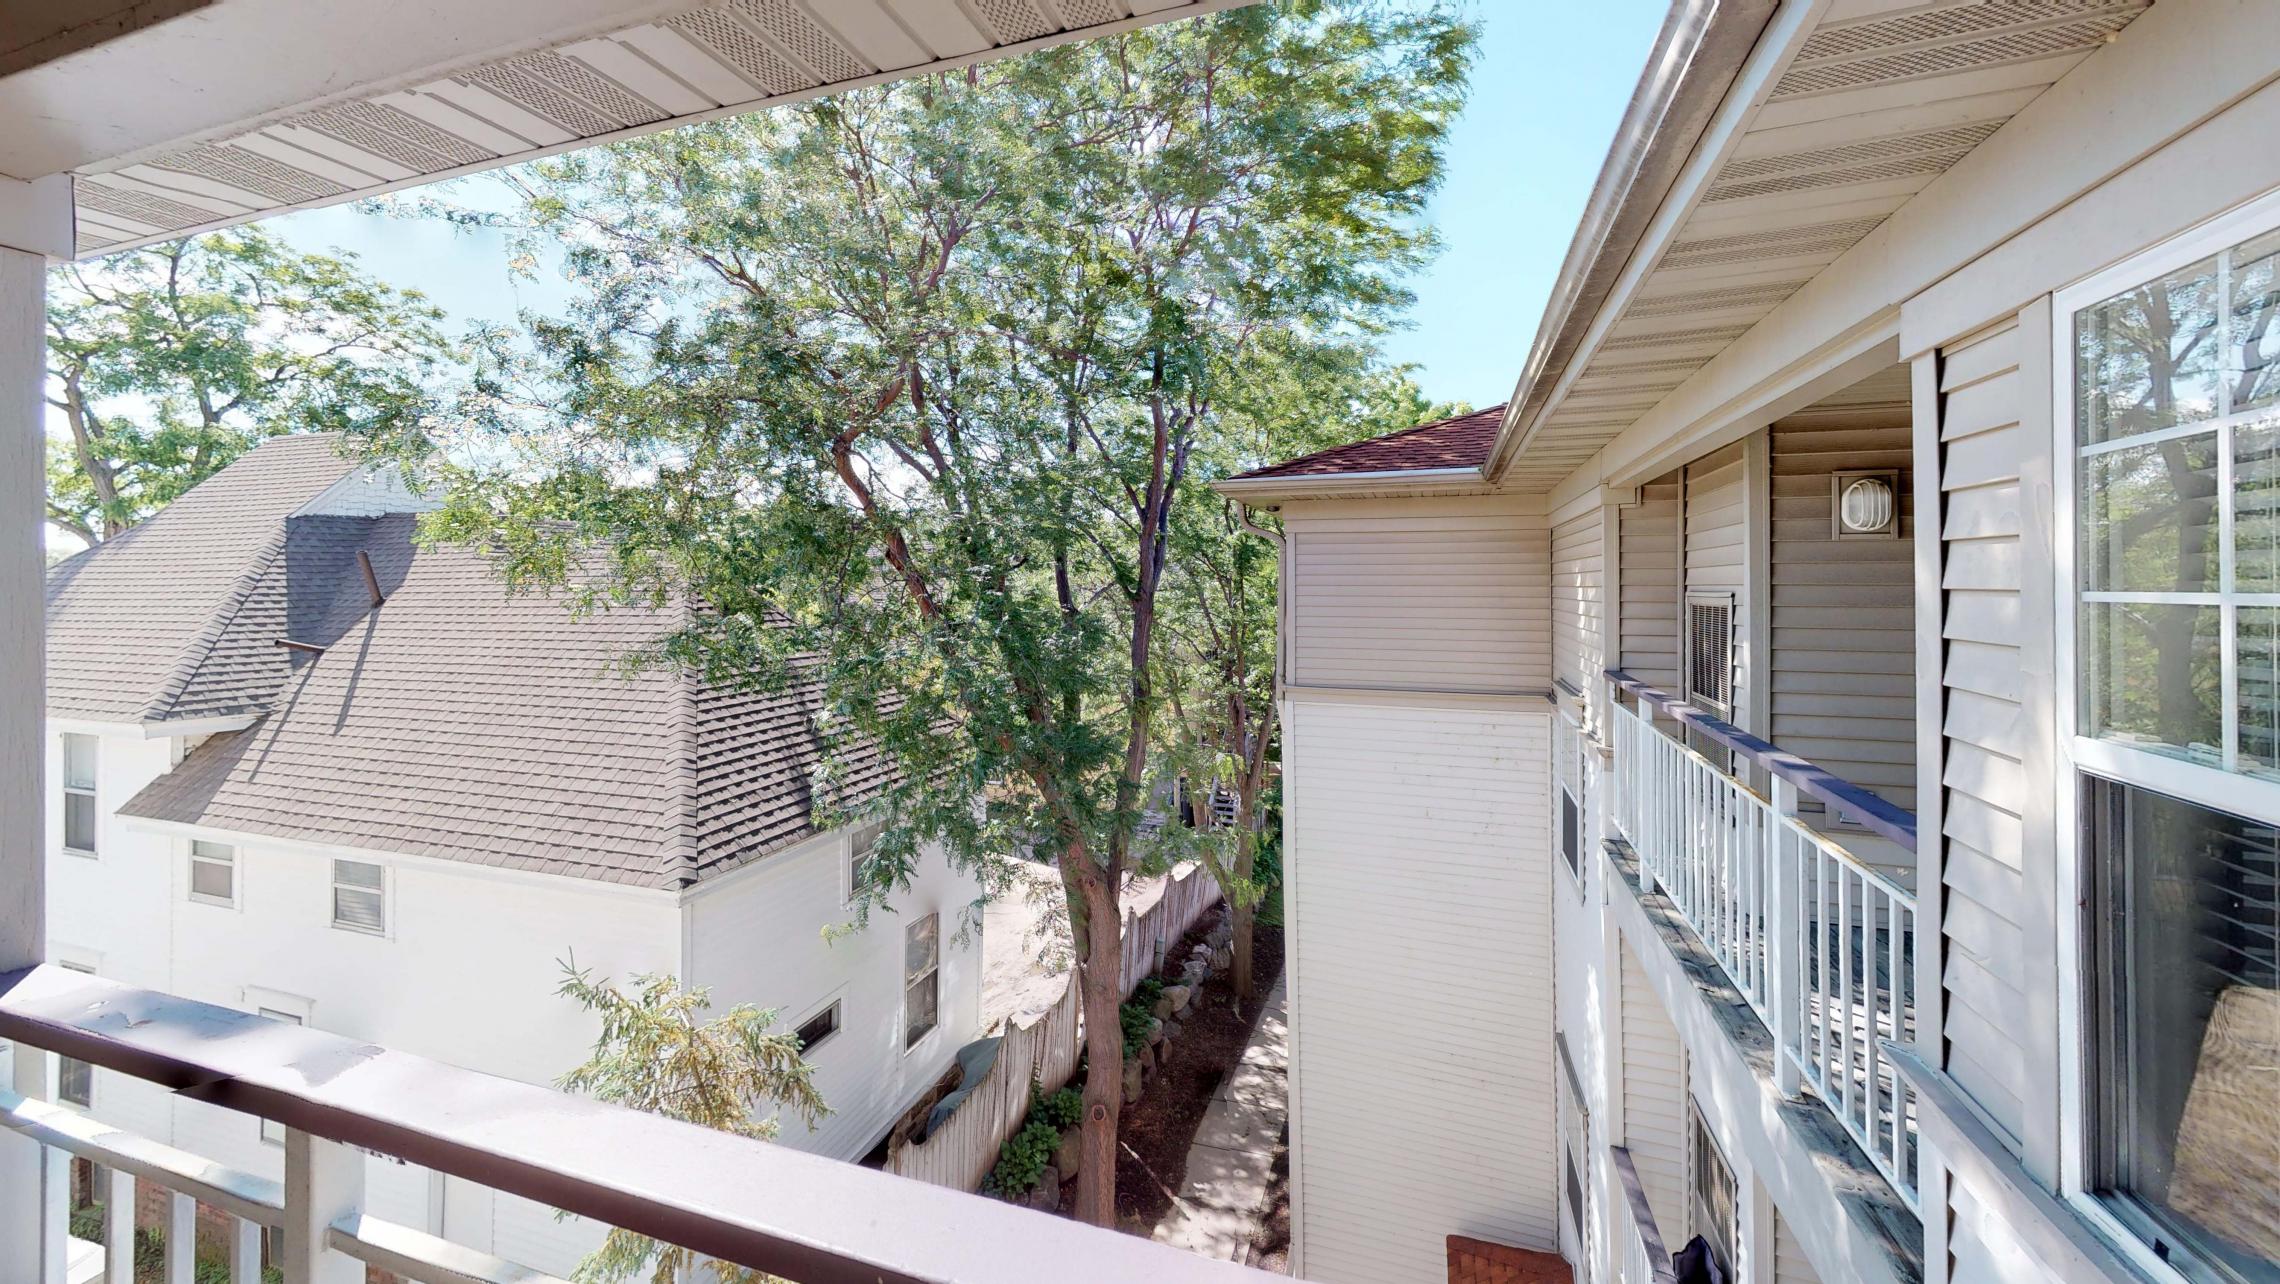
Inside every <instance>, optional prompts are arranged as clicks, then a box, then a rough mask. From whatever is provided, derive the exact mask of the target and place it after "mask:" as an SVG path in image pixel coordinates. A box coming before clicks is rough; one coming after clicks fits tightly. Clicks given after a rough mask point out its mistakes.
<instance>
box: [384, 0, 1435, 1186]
mask: <svg viewBox="0 0 2280 1284" xmlns="http://www.w3.org/2000/svg"><path fill="white" fill-rule="evenodd" d="M1470 48H1471V34H1470V32H1469V30H1468V29H1467V28H1466V27H1465V26H1464V25H1463V24H1461V23H1460V22H1458V21H1456V20H1455V18H1454V17H1453V16H1452V14H1451V13H1450V12H1448V11H1445V10H1444V9H1442V8H1439V7H1426V8H1422V9H1420V8H1403V9H1394V8H1391V7H1387V6H1383V5H1379V4H1375V3H1369V2H1367V0H1292V2H1291V3H1285V4H1279V5H1268V6H1257V7H1252V8H1246V9H1241V10H1235V11H1231V12H1227V13H1222V14H1218V15H1214V16H1211V17H1207V18H1201V19H1196V20H1192V21H1184V22H1177V23H1169V24H1165V25H1161V26H1156V27H1150V28H1145V29H1142V30H1138V31H1132V32H1127V33H1124V34H1121V35H1118V36H1114V37H1110V38H1105V39H1101V40H1097V41H1090V42H1084V43H1077V44H1070V45H1065V46H1061V47H1057V48H1054V49H1051V50H1046V51H1043V52H1039V53H1034V54H1030V55H1028V56H1025V57H1020V58H1014V59H1008V60H1005V61H1002V62H994V63H989V64H985V65H980V66H976V67H971V68H967V69H964V70H961V71H957V72H951V73H943V74H937V75H931V76H924V77H918V78H914V79H910V80H906V81H902V82H898V83H896V84H893V85H888V86H882V87H877V88H871V89H863V90H857V91H852V92H849V93H845V94H841V95H838V96H836V97H832V98H828V99H821V100H818V101H815V102H812V103H807V104H803V105H800V106H797V107H793V108H788V109H784V110H779V111H773V112H767V113H760V114H754V115H749V116H744V117H739V118H735V119H729V120H722V121H716V122H712V123H709V124H702V125H696V126H692V127H689V128H685V129H681V130H677V131H673V132H671V133H667V134H661V135H657V136H654V137H650V138H645V139H641V140H637V141H631V142H625V143H619V144H614V145H611V146H607V147H603V148H597V149H593V150H590V151H586V152H581V153H577V154H574V155H570V156H565V157H560V158H555V159H551V160H546V161H542V162H538V163H536V164H533V165H531V166H527V167H524V168H523V169H521V170H519V171H517V173H516V175H515V178H514V180H513V181H515V182H516V183H517V184H519V185H520V188H521V191H522V194H523V197H524V200H523V226H522V229H521V234H522V235H524V236H525V237H527V238H529V239H530V240H531V241H532V242H533V243H534V244H533V248H534V249H535V246H536V243H541V242H542V243H544V244H545V245H547V246H550V247H557V248H558V249H559V251H560V253H561V254H562V255H563V258H564V261H565V262H566V264H567V267H568V270H569V271H570V273H571V274H572V276H573V277H574V278H575V279H576V280H577V281H578V282H580V283H581V284H582V285H583V286H584V289H583V291H582V294H581V297H580V299H579V301H578V302H577V304H576V305H575V307H574V309H573V311H572V313H571V315H569V316H567V317H565V318H562V319H560V320H558V321H546V320H543V319H534V320H532V321H531V322H530V324H529V325H528V327H527V333H524V334H516V333H508V332H499V333H496V334H493V335H491V336H488V341H487V342H485V343H484V344H482V355H481V358H480V362H479V370H478V373H477V376H476V379H475V382H474V385H473V388H472V391H471V394H470V396H469V398H468V401H467V405H466V407H465V411H466V413H465V415H464V416H463V417H462V418H460V419H459V420H458V421H457V422H458V424H459V425H460V426H461V431H460V434H459V435H458V436H457V437H455V438H452V439H448V440H443V441H440V442H439V441H437V440H434V439H432V438H431V437H430V436H429V435H428V434H426V433H424V432H422V431H418V430H410V431H406V430H403V429H404V427H405V426H404V425H400V424H399V425H398V426H397V427H398V430H397V431H393V432H388V431H383V432H378V433H375V434H373V437H374V439H375V443H376V445H377V446H378V448H379V449H381V450H383V451H388V450H397V451H401V452H402V453H403V454H404V455H405V457H407V458H409V459H413V460H420V459H426V458H431V457H433V455H434V454H435V453H436V452H435V449H434V448H435V447H437V446H439V445H440V446H441V447H442V448H443V449H442V451H441V452H440V453H441V454H442V455H443V456H444V457H446V458H448V459H449V460H450V461H452V462H451V463H450V464H449V465H448V466H447V467H446V468H445V469H444V472H445V473H446V476H445V477H444V478H443V481H444V483H445V484H444V486H443V491H444V493H445V494H446V495H447V496H448V502H447V505H446V507H445V508H444V509H443V510H442V512H440V513H439V514H437V515H436V516H435V518H434V520H433V522H432V523H431V526H430V530H431V533H432V534H433V536H434V537H437V538H442V539H451V540H461V541H468V542H476V543H480V544H482V545H484V546H486V547H488V548H490V549H492V550H493V551H494V552H495V553H496V555H497V557H498V559H499V563H500V565H501V567H502V569H503V570H504V571H505V573H506V574H507V575H508V576H509V578H510V579H511V580H512V581H513V582H514V583H516V584H518V585H520V586H525V587H534V588H544V589H547V590H550V591H557V592H564V593H568V594H572V595H574V596H576V597H579V598H582V599H584V600H585V601H587V602H588V603H590V604H592V605H595V606H601V605H606V604H607V603H609V602H612V601H636V600H638V601H649V602H661V601H668V600H693V601H699V602H702V603H704V604H705V608H706V609H705V610H703V611H701V612H698V613H696V614H695V616H694V617H693V618H694V623H693V624H692V625H691V626H690V627H689V628H688V629H686V630H684V631H683V632H681V633H679V634H677V635H675V636H672V637H669V638H663V639H660V640H659V642H658V644H657V646H656V647H655V649H654V652H653V653H652V654H650V655H649V656H647V657H646V658H648V659H651V660H655V661H660V662H667V663H674V664H679V665H683V666H687V667H689V668H692V669H696V670H700V671H702V672H704V673H705V674H706V675H707V676H708V677H710V678H712V679H713V680H716V681H727V682H748V683H755V684H760V685H767V684H771V683H774V682H778V681H781V680H782V679H783V678H784V676H785V675H786V674H787V672H788V671H789V669H790V668H791V666H793V665H794V664H798V665H800V666H802V668H803V670H804V671H805V672H806V673H808V674H811V675H814V676H817V677H820V678H821V679H822V681H823V683H824V686H825V689H826V691H827V692H828V694H829V700H828V711H829V716H828V718H827V720H826V723H825V726H824V728H823V730H824V734H825V737H826V739H827V741H828V742H829V744H830V745H831V747H832V749H833V750H834V753H833V754H832V755H831V756H830V762H828V763H827V765H826V767H825V768H824V769H823V771H822V773H821V778H820V779H819V780H818V782H817V783H818V786H819V789H818V794H819V797H820V798H822V799H824V800H825V803H826V805H827V806H833V805H845V806H850V807H852V806H854V805H855V804H856V803H857V802H858V800H856V799H854V798H852V797H850V796H849V795H847V794H846V793H845V792H844V791H843V790H841V789H840V788H839V782H840V780H841V778H842V777H841V775H840V773H839V769H838V767H837V766H836V765H835V764H837V763H838V762H842V761H846V760H849V759H851V758H854V757H857V756H859V755H861V754H866V753H870V752H875V751H880V750H883V751H884V752H885V753H886V754H888V755H889V756H890V758H891V759H892V760H893V762H894V763H895V764H896V765H897V766H898V767H899V768H900V770H899V772H898V773H897V774H896V776H895V780H896V783H895V784H893V785H892V786H891V787H890V788H889V790H888V793H887V796H885V797H884V798H866V799H862V800H860V803H861V805H862V806H864V807H867V808H872V809H876V810H877V811H879V812H881V813H883V814H884V815H885V816H887V817H888V818H889V824H888V827H887V829H886V832H885V834H884V835H883V837H882V839H881V841H880V842H879V844H878V846H877V848H876V849H874V852H873V855H872V857H871V859H870V860H868V861H867V862H865V873H866V876H867V877H869V878H870V880H871V882H872V887H873V890H874V892H879V891H883V890H884V889H885V888H887V887H889V886H892V885H894V884H896V883H898V882H906V881H907V880H908V878H909V876H910V874H911V872H912V871H913V869H914V867H915V861H916V859H917V853H918V852H919V850H920V847H921V844H922V843H926V842H937V843H940V844H941V845H942V846H943V847H944V848H946V849H947V850H948V851H949V853H950V855H951V857H952V859H953V860H956V861H959V862H961V863H964V864H966V865H968V866H969V867H974V868H977V869H979V870H980V871H981V872H982V873H983V875H984V883H985V886H986V887H992V888H995V887H997V886H999V885H1001V880H1002V878H1003V874H1002V871H1001V872H1000V873H998V874H997V875H994V876H993V875H992V873H991V870H992V869H993V868H995V867H996V866H997V863H998V862H1000V861H1002V859H1003V857H1004V856H1005V855H1006V854H1007V853H1012V852H1016V851H1021V850H1033V851H1036V852H1038V853H1039V854H1042V855H1045V856H1048V857H1050V858H1051V859H1053V860H1054V861H1055V862H1056V863H1057V864H1058V866H1059V868H1060V870H1061V874H1062V877H1063V880H1064V882H1065V884H1066V885H1067V887H1068V890H1069V899H1070V907H1071V917H1072V920H1073V924H1074V926H1075V928H1076V932H1077V937H1078V953H1079V956H1080V958H1086V957H1087V953H1088V948H1089V947H1088V940H1091V942H1092V946H1099V945H1100V942H1099V941H1098V940H1093V939H1092V937H1101V936H1105V937H1106V938H1107V940H1106V944H1105V948H1104V949H1094V950H1093V952H1092V955H1091V957H1090V958H1089V959H1088V960H1087V962H1086V963H1085V964H1084V968H1083V971H1082V972H1081V973H1080V975H1081V977H1082V978H1083V981H1084V984H1085V986H1086V1008H1087V1013H1088V1016H1087V1020H1088V1023H1089V1025H1090V1026H1092V1027H1093V1028H1095V1029H1097V1030H1100V1031H1104V1032H1105V1033H1104V1034H1103V1037H1104V1038H1106V1039H1108V1040H1109V1041H1110V1042H1111V1043H1112V1042H1113V1031H1114V1027H1115V1012H1114V1009H1115V999H1116V998H1117V997H1120V996H1117V995H1115V994H1113V993H1112V991H1113V990H1114V989H1115V982H1116V978H1115V976H1114V972H1115V941H1114V939H1113V933H1112V932H1111V933H1095V934H1092V937H1088V930H1089V924H1091V923H1095V922H1100V923H1109V922H1113V921H1114V918H1115V915H1116V895H1117V887H1118V883H1119V880H1120V878H1121V876H1122V874H1123V873H1124V872H1126V871H1127V870H1128V869H1130V868H1132V867H1133V866H1134V864H1136V863H1144V862H1145V860H1146V857H1147V853H1146V852H1144V851H1142V850H1139V849H1138V848H1137V847H1136V844H1135V841H1134V840H1135V835H1136V833H1137V831H1138V821H1139V819H1140V816H1141V814H1142V811H1143V810H1144V808H1145V806H1146V804H1147V802H1148V798H1149V786H1150V781H1149V780H1148V761H1149V755H1150V751H1151V749H1152V747H1153V744H1154V732H1153V722H1154V718H1155V715H1156V713H1157V709H1158V706H1159V704H1160V703H1161V702H1162V699H1163V696H1162V694H1161V692H1160V691H1159V690H1158V689H1157V685H1156V683H1157V679H1158V677H1159V676H1160V675H1159V672H1158V669H1159V662H1158V660H1159V645H1160V643H1159V638H1158V636H1157V631H1156V620H1157V613H1158V605H1159V597H1160V591H1161V589H1162V586H1163V584H1164V580H1165V576H1166V568H1167V563H1168V560H1169V558H1170V555H1171V553H1172V549H1173V546H1174V543H1175V542H1176V541H1175V530H1174V528H1175V525H1176V523H1177V522H1178V521H1180V520H1182V514H1183V513H1184V512H1185V511H1186V509H1185V507H1184V503H1185V496H1186V494H1187V492H1188V491H1189V490H1190V489H1192V488H1193V486H1194V485H1195V481H1196V479H1195V470H1196V468H1197V466H1198V461H1199V460H1202V459H1206V458H1215V457H1220V456H1225V457H1227V458H1232V457H1234V456H1236V455H1239V454H1240V453H1241V452H1242V450H1243V449H1244V448H1245V447H1244V444H1243V443H1242V442H1240V441H1236V440H1233V439H1231V438H1228V437H1227V436H1226V435H1225V434H1227V433H1228V432H1229V431H1230V430H1231V426H1232V425H1231V421H1230V420H1229V418H1228V417H1227V416H1225V415H1224V414H1223V408H1224V407H1225V406H1227V405H1228V404H1230V403H1231V402H1232V401H1234V400H1237V399H1239V398H1240V397H1241V396H1242V395H1243V391H1244V389H1243V385H1244V383H1245V381H1246V380H1248V379H1252V378H1268V377H1272V378H1273V379H1276V380H1280V381H1282V383H1283V386H1285V387H1286V388H1299V387H1303V386H1304V385H1305V384H1306V381H1307V380H1308V379H1309V378H1310V377H1311V374H1312V373H1314V372H1321V371H1329V370H1334V369H1338V368H1341V367H1343V368H1346V369H1349V370H1352V369H1358V368H1363V367H1366V366H1367V365H1368V364H1369V363H1370V361H1371V359H1372V357H1371V347H1370V336H1372V335H1373V334H1375V333H1376V332H1377V331H1378V330H1380V329H1381V328H1382V327H1383V326H1384V325H1385V324H1386V323H1387V322H1388V320H1389V319H1390V318H1391V316H1392V315H1393V314H1394V313H1395V312H1396V311H1397V310H1398V308H1399V307H1400V306H1402V305H1403V304H1404V303H1406V302H1407V299H1408V295H1407V293H1406V291H1405V289H1404V287H1403V284H1402V278H1403V276H1404V274H1406V273H1407V272H1409V271H1410V270H1411V269H1413V268H1414V267H1416V266H1417V265H1418V264H1419V263H1421V262H1422V261H1423V260H1424V258H1425V257H1426V256H1427V255H1428V254H1429V253H1430V252H1431V250H1432V249H1433V247H1434V240H1433V236H1432V233H1431V231H1430V229H1429V227H1428V226H1427V225H1426V224H1425V223H1424V221H1423V220H1422V218H1421V215H1422V212H1423V208H1424V202H1425V200H1426V197H1427V195H1428V194H1429V192H1430V191H1431V189H1432V187H1433V185H1434V184H1435V182H1436V181H1437V180H1438V178H1439V176H1440V172H1441V156H1440V147H1441V142H1442V138H1443V135H1444V133H1445V131H1446V129H1447V127H1448V125H1449V122H1450V121H1451V120H1452V119H1453V117H1454V114H1455V112H1456V110H1457V108H1458V106H1459V105H1460V104H1461V100H1462V95H1463V84H1464V73H1465V69H1466V64H1467V59H1468V58H1469V56H1470ZM1349 386H1350V385H1349ZM1326 431H1332V429H1326ZM1254 445H1256V446H1259V447H1267V446H1270V445H1271V444H1270V443H1266V442H1256V443H1254ZM582 548H586V549H593V550H600V551H601V553H602V555H603V556H604V557H606V558H608V559H611V560H610V563H609V565H610V567H611V571H610V573H609V574H606V575H603V576H601V577H599V578H598V579H597V578H594V577H592V576H589V575H587V574H586V573H585V569H584V568H585V567H587V566H588V565H589V564H590V563H589V562H588V560H587V555H585V554H582V553H581V551H580V550H581V549H582ZM1096 1006H1097V1007H1098V1008H1099V1011H1097V1012H1096V1011H1095V1010H1094V1009H1095V1007H1096ZM1094 1054H1095V1063H1096V1064H1102V1065H1105V1064H1108V1063H1109V1062H1110V1061H1111V1060H1112V1059H1113V1058H1114V1056H1115V1049H1114V1048H1113V1047H1110V1046H1107V1045H1106V1044H1104V1045H1103V1046H1101V1047H1097V1048H1095V1049H1094ZM1095 1078H1098V1079H1101V1080H1103V1081H1105V1083H1104V1086H1101V1087H1099V1088H1098V1089H1097V1090H1096V1091H1094V1092H1092V1093H1091V1094H1090V1096H1089V1097H1088V1103H1089V1105H1090V1106H1091V1107H1092V1113H1091V1114H1090V1115H1089V1116H1088V1124H1087V1129H1088V1133H1087V1136H1088V1140H1087V1145H1088V1148H1089V1147H1091V1146H1093V1145H1094V1144H1095V1143H1096V1141H1097V1142H1098V1144H1100V1145H1101V1146H1103V1147H1105V1146H1107V1144H1108V1138H1110V1137H1112V1136H1113V1125H1114V1114H1115V1110H1116V1100H1115V1085H1114V1082H1113V1079H1114V1076H1113V1075H1104V1076H1095ZM1103 1112H1105V1114H1104V1113H1103ZM1104 1119H1105V1126H1106V1128H1107V1129H1108V1131H1107V1132H1106V1133H1105V1134H1102V1133H1101V1128H1102V1125H1103V1120H1104ZM1096 1170H1099V1171H1100V1172H1105V1173H1108V1174H1112V1173H1113V1160H1112V1157H1111V1156H1110V1155H1109V1154H1108V1153H1107V1152H1106V1151H1105V1150H1104V1151H1103V1153H1102V1154H1101V1155H1100V1159H1099V1162H1098V1163H1094V1162H1092V1160H1091V1159H1090V1158H1088V1162H1087V1168H1086V1172H1087V1178H1086V1180H1093V1179H1095V1178H1096V1177H1097V1176H1098V1173H1096ZM1080 1204H1081V1205H1083V1207H1084V1211H1085V1212H1086V1214H1087V1215H1088V1216H1091V1217H1094V1218H1096V1219H1105V1217H1106V1216H1107V1211H1106V1208H1105V1206H1104V1205H1103V1204H1102V1203H1101V1202H1100V1199H1099V1197H1098V1191H1097V1190H1094V1191H1093V1192H1092V1193H1091V1194H1090V1195H1080Z"/></svg>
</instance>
